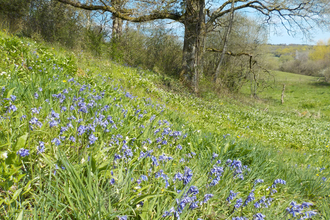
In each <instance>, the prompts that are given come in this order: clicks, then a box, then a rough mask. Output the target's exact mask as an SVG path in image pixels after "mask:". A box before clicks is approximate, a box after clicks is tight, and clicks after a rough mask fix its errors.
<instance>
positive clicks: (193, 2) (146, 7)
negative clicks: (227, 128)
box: [57, 0, 330, 93]
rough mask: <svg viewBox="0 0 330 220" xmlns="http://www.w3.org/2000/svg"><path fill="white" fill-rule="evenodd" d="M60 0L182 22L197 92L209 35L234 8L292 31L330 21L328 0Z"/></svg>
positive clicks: (188, 73)
mask: <svg viewBox="0 0 330 220" xmlns="http://www.w3.org/2000/svg"><path fill="white" fill-rule="evenodd" d="M57 1H59V2H62V3H65V4H69V5H71V6H74V7H77V8H82V9H86V10H100V11H103V12H111V13H112V14H113V16H115V17H118V18H121V19H123V20H127V21H131V22H145V21H152V20H157V19H171V20H174V21H177V22H180V23H182V24H183V25H184V31H185V34H184V46H183V59H182V71H181V74H180V76H181V79H182V80H183V81H184V82H186V83H187V84H188V85H189V86H190V87H191V88H192V89H193V91H194V92H196V93H197V92H198V79H199V75H200V74H201V71H202V59H203V52H204V39H205V35H206V33H207V32H208V31H210V30H212V29H213V27H214V26H215V25H216V23H217V21H218V20H219V19H221V18H222V17H224V16H225V15H227V14H230V13H231V11H233V12H235V11H238V10H243V9H249V10H250V11H254V12H256V13H258V14H259V15H261V16H263V17H264V18H265V21H266V22H268V23H269V24H271V23H280V24H282V25H283V26H284V27H285V28H286V29H287V31H288V32H292V31H294V30H297V29H300V30H301V31H302V32H303V33H308V32H309V31H310V30H311V28H313V27H315V26H316V25H323V24H326V23H327V22H328V20H329V19H328V16H327V15H328V14H327V13H328V11H329V8H330V3H329V1H328V0H234V2H233V0H224V1H221V0H218V1H216V0H213V1H212V0H209V1H207V2H206V1H205V0H128V2H127V4H125V5H123V6H122V7H117V6H116V5H115V4H114V2H113V0H93V1H92V2H91V3H89V4H86V3H85V1H83V0H57ZM231 5H233V8H232V9H231V7H230V6H231ZM207 7H208V8H207Z"/></svg>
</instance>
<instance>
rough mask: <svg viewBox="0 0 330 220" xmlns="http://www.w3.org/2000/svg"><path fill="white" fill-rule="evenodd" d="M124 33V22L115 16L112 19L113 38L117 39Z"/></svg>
mask: <svg viewBox="0 0 330 220" xmlns="http://www.w3.org/2000/svg"><path fill="white" fill-rule="evenodd" d="M122 32H123V20H122V19H120V18H117V17H115V16H113V17H112V37H113V38H114V39H117V38H119V37H120V36H121V34H122Z"/></svg>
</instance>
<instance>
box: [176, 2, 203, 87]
mask: <svg viewBox="0 0 330 220" xmlns="http://www.w3.org/2000/svg"><path fill="white" fill-rule="evenodd" d="M204 8H205V1H204V0H187V1H186V13H185V20H184V26H185V34H184V44H183V58H182V71H181V74H180V77H181V79H182V80H183V82H184V83H186V84H187V85H188V86H189V87H190V88H191V89H192V90H193V91H194V92H195V93H198V81H199V76H200V74H201V73H202V70H203V66H202V63H203V62H202V60H203V51H204V38H205V14H204Z"/></svg>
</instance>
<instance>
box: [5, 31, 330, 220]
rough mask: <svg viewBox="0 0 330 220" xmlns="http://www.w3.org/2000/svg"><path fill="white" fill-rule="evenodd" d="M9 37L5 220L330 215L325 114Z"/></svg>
mask: <svg viewBox="0 0 330 220" xmlns="http://www.w3.org/2000/svg"><path fill="white" fill-rule="evenodd" d="M0 34H1V35H0V36H1V38H0V56H1V57H5V58H4V59H1V61H0V72H6V73H4V74H2V75H1V76H0V86H1V87H0V89H1V90H0V100H1V101H0V112H1V120H0V128H1V129H0V204H1V208H0V218H1V219H13V218H14V219H17V218H18V219H125V217H127V218H128V219H161V218H163V216H164V218H165V217H166V218H167V219H177V218H178V217H174V216H180V217H181V219H197V218H201V219H230V218H233V217H240V216H245V217H247V218H249V219H253V218H254V219H258V218H257V214H258V213H262V214H263V215H265V216H266V217H265V219H286V218H289V216H290V215H289V214H288V212H287V211H286V208H288V207H291V206H290V203H291V202H292V201H296V202H297V203H299V204H301V203H302V202H312V203H313V206H311V207H308V208H305V209H304V210H301V212H302V214H305V211H315V212H316V213H317V215H316V216H315V218H316V219H328V218H329V217H330V210H329V207H328V204H329V202H330V199H329V195H330V187H329V178H330V174H329V164H328V162H329V159H328V158H329V152H330V149H329V140H328V137H329V135H328V134H329V133H328V130H327V127H328V123H327V122H326V121H322V120H321V119H319V120H317V121H312V120H311V119H309V118H302V117H295V116H292V115H290V114H285V113H276V112H271V113H269V112H265V111H261V110H259V109H257V108H254V107H251V106H250V107H248V106H244V105H236V104H232V103H229V102H228V101H226V100H214V101H212V102H210V101H205V100H203V99H200V98H196V97H194V96H191V95H189V94H185V95H182V94H174V93H171V92H168V91H165V90H163V89H160V88H159V87H158V86H157V85H159V84H161V83H162V77H161V76H158V75H155V74H153V73H152V72H148V71H145V70H141V69H136V68H130V67H125V66H121V65H118V64H115V63H113V62H111V61H108V60H98V59H94V58H92V57H89V56H88V55H87V54H76V55H73V54H72V52H67V51H66V52H64V51H62V52H59V51H58V50H55V49H52V48H51V47H48V46H41V45H39V44H37V43H34V42H31V41H29V40H27V39H19V38H13V37H10V38H9V37H7V36H6V35H5V34H4V33H2V32H0ZM169 80H171V79H169ZM173 83H175V82H173ZM178 86H180V85H179V84H178ZM2 88H3V89H2ZM242 107H244V108H242ZM301 149H303V150H304V152H299V150H301ZM257 179H262V180H263V182H262V183H259V184H257V185H255V181H256V180H257ZM278 179H283V180H285V182H283V181H279V180H278ZM275 180H278V181H276V182H275V183H278V182H280V183H279V184H275V183H274V181H275ZM281 183H285V184H281ZM275 185H276V188H275ZM271 186H273V187H271ZM274 189H276V190H277V192H275V191H273V190H274ZM231 190H232V191H233V192H234V193H238V194H237V196H236V197H235V198H233V199H232V200H231V201H230V202H229V201H228V200H229V199H228V200H226V199H227V198H228V197H229V195H230V194H231V193H230V191H231ZM263 196H265V197H264V202H267V205H266V206H267V207H266V206H265V204H264V203H262V201H260V199H262V198H263ZM253 198H254V199H253ZM239 199H241V200H242V203H243V204H244V203H245V205H243V204H242V206H240V205H239V202H238V201H240V200H239ZM250 200H251V202H248V201H250ZM258 201H259V203H260V204H262V205H261V206H260V207H258V205H256V202H258ZM268 202H269V204H268ZM235 205H236V206H237V208H235ZM238 206H239V207H238ZM294 208H295V209H299V207H294ZM167 215H168V216H167ZM259 219H262V218H259Z"/></svg>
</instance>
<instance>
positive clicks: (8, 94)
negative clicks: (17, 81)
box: [7, 88, 16, 99]
mask: <svg viewBox="0 0 330 220" xmlns="http://www.w3.org/2000/svg"><path fill="white" fill-rule="evenodd" d="M15 89H16V88H12V89H11V90H9V91H8V93H7V99H9V98H10V96H11V95H12V94H13V92H14V90H15Z"/></svg>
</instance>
